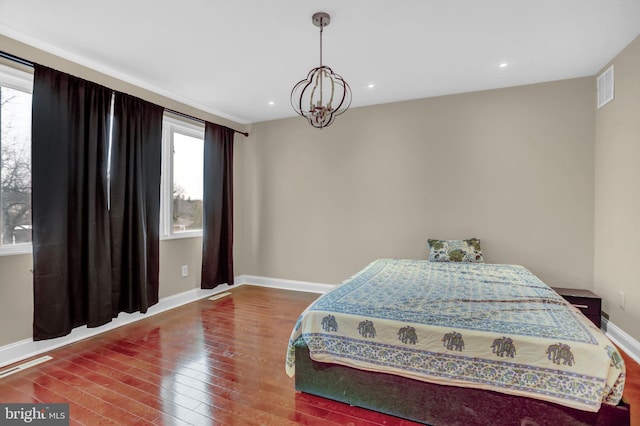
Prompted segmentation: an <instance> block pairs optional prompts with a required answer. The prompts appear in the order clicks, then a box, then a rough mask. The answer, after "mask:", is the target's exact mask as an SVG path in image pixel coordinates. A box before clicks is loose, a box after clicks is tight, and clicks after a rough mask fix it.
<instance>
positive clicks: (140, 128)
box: [110, 93, 164, 315]
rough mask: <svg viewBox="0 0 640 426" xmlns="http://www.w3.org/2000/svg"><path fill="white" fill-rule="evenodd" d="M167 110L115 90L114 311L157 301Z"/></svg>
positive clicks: (142, 309)
mask: <svg viewBox="0 0 640 426" xmlns="http://www.w3.org/2000/svg"><path fill="white" fill-rule="evenodd" d="M163 112H164V109H163V108H162V107H160V106H157V105H154V104H151V103H149V102H146V101H144V100H142V99H138V98H136V97H133V96H129V95H126V94H123V93H116V94H115V101H114V120H113V143H112V148H111V212H110V216H111V236H112V238H111V240H112V252H111V254H112V271H113V273H112V275H113V307H114V312H113V313H114V315H117V313H118V312H121V311H124V312H129V313H130V312H135V311H140V312H142V313H144V312H146V311H147V309H148V308H149V307H150V306H152V305H154V304H156V303H158V270H159V253H158V249H159V234H158V233H159V228H160V225H159V220H160V164H161V162H160V161H161V149H162V114H163Z"/></svg>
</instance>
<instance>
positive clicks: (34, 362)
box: [0, 355, 53, 379]
mask: <svg viewBox="0 0 640 426" xmlns="http://www.w3.org/2000/svg"><path fill="white" fill-rule="evenodd" d="M51 359H53V357H50V356H49V355H45V356H41V357H40V358H36V359H32V360H31V361H28V362H25V363H24V364H20V365H16V366H15V367H11V368H7V369H6V370H3V371H0V379H4V378H5V377H7V376H10V375H12V374H13V373H17V372H19V371H22V370H26V369H27V368H29V367H33V366H34V365H38V364H42V363H43V362H47V361H49V360H51Z"/></svg>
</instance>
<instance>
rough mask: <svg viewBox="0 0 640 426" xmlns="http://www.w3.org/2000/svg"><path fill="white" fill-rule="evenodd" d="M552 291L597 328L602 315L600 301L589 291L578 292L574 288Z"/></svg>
mask: <svg viewBox="0 0 640 426" xmlns="http://www.w3.org/2000/svg"><path fill="white" fill-rule="evenodd" d="M553 289H554V290H555V291H556V293H558V294H559V295H560V296H562V297H564V298H565V299H566V300H567V301H568V302H569V303H571V304H572V305H573V306H575V307H576V308H578V309H580V311H581V312H582V313H583V314H584V315H585V316H586V317H587V318H589V319H590V320H591V322H593V323H594V324H595V325H596V326H597V327H598V328H600V321H601V318H600V317H601V315H602V299H601V298H600V297H599V296H597V295H596V294H594V293H592V292H590V291H589V290H579V289H575V288H558V287H553Z"/></svg>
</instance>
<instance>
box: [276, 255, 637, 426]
mask: <svg viewBox="0 0 640 426" xmlns="http://www.w3.org/2000/svg"><path fill="white" fill-rule="evenodd" d="M286 364H287V365H286V370H287V374H289V375H290V376H293V375H294V374H295V377H296V389H298V390H300V391H303V392H307V393H312V394H316V395H319V396H323V397H327V398H331V399H335V400H338V401H342V402H346V403H349V404H352V405H358V406H362V407H365V408H369V409H373V410H377V411H382V412H385V413H388V414H392V415H396V416H399V417H403V418H407V419H410V420H414V421H418V422H423V423H428V424H456V423H457V424H484V422H485V421H486V422H487V423H490V424H494V423H495V422H496V417H495V416H498V417H499V418H500V419H501V420H500V422H501V423H503V424H511V423H514V424H521V423H523V422H524V423H523V424H530V425H534V424H576V425H578V424H616V425H624V424H629V407H628V406H627V405H626V404H624V403H623V402H621V398H622V389H623V387H624V379H625V367H624V362H623V361H622V358H621V356H620V354H619V353H618V351H617V349H616V348H615V346H614V345H613V344H612V343H611V342H610V341H609V340H608V339H607V337H606V336H605V335H604V334H603V333H602V332H601V331H600V330H599V329H597V328H596V327H595V325H593V324H592V323H591V322H590V321H589V320H588V319H586V318H585V317H584V316H583V315H582V314H581V313H580V312H579V311H578V310H577V309H576V308H574V307H572V306H571V305H570V304H568V302H566V301H565V300H564V299H563V298H562V297H561V296H559V295H558V294H557V293H555V292H554V291H553V290H552V289H551V288H550V287H549V286H547V285H546V284H544V283H543V282H542V281H540V280H539V279H538V278H537V277H535V276H534V275H533V274H532V273H531V272H529V271H528V270H527V269H526V268H524V267H522V266H517V265H496V264H485V263H470V262H433V261H426V260H406V259H405V260H397V259H378V260H376V261H374V262H372V263H371V264H369V265H368V266H367V267H365V268H364V269H363V270H361V271H360V272H358V273H357V274H355V275H354V276H353V277H351V278H350V279H349V280H347V281H345V282H344V283H343V284H341V285H340V286H338V287H336V288H335V289H333V290H332V291H330V292H328V293H326V294H324V295H323V296H321V297H320V298H319V299H318V300H316V301H315V302H314V303H312V304H311V305H310V306H309V307H308V308H307V309H306V310H305V311H304V312H303V313H302V314H301V315H300V317H299V319H298V321H297V322H296V324H295V326H294V329H293V331H292V334H291V337H290V340H289V348H288V352H287V361H286ZM508 419H510V420H511V421H506V420H508ZM527 422H528V423H527ZM558 422H561V423H558Z"/></svg>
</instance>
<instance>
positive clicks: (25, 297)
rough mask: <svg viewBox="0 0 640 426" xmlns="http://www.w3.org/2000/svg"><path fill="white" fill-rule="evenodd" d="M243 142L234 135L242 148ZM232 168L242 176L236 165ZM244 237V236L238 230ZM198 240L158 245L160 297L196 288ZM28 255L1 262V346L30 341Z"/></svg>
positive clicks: (82, 70)
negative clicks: (184, 270) (186, 272)
mask: <svg viewBox="0 0 640 426" xmlns="http://www.w3.org/2000/svg"><path fill="white" fill-rule="evenodd" d="M0 50H2V51H4V52H7V53H10V54H13V55H15V56H18V57H21V58H23V59H26V60H29V61H33V62H37V63H40V64H42V65H46V66H49V67H51V68H56V69H58V70H60V71H64V72H67V73H70V74H73V75H76V76H78V77H82V78H85V79H87V80H91V81H95V82H97V83H100V84H103V85H105V86H108V87H111V88H113V89H116V90H120V91H122V92H126V93H130V94H132V95H134V96H138V97H140V98H143V99H147V100H149V101H150V102H154V103H156V104H158V105H162V106H164V107H167V108H170V109H173V110H176V111H179V112H182V113H185V114H189V115H192V116H194V117H198V118H201V119H204V120H209V121H211V122H214V123H219V124H222V125H226V126H229V127H232V128H235V129H238V130H243V131H246V128H245V127H246V126H242V125H239V124H237V123H234V122H231V121H229V120H225V119H223V118H221V117H217V116H214V115H211V114H208V113H206V112H203V111H199V110H197V109H195V108H193V107H190V106H187V105H184V104H181V103H179V102H176V101H174V100H171V99H168V98H165V97H162V96H160V95H157V94H155V93H151V92H149V91H147V90H144V89H141V88H139V87H136V86H133V85H131V84H128V83H126V82H123V81H120V80H117V79H114V78H112V77H109V76H106V75H104V74H100V73H98V72H96V71H93V70H90V69H88V68H86V67H82V66H79V65H77V64H74V63H72V62H69V61H66V60H64V59H62V58H59V57H55V56H53V55H51V54H48V53H45V52H43V51H40V50H37V49H34V48H32V47H30V46H27V45H24V44H22V43H19V42H16V41H14V40H11V39H9V38H6V37H3V36H0ZM242 139H244V136H238V135H236V140H237V141H238V142H240V141H241V140H242ZM235 163H236V166H235V167H236V168H237V169H240V170H241V164H240V161H239V160H236V161H235ZM240 181H241V180H240ZM238 234H239V235H242V231H241V230H238ZM182 265H188V266H189V275H188V276H187V277H185V278H182V277H181V276H180V268H181V266H182ZM201 265H202V239H201V238H185V239H175V240H164V241H161V243H160V297H166V296H170V295H173V294H178V293H181V292H184V291H187V290H190V289H194V288H199V287H200V271H201ZM31 268H32V257H31V255H14V256H0V346H3V345H7V344H10V343H13V342H16V341H19V340H23V339H29V338H31V336H32V328H31V327H32V322H33V282H32V275H31V273H30V270H31Z"/></svg>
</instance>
